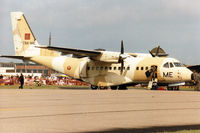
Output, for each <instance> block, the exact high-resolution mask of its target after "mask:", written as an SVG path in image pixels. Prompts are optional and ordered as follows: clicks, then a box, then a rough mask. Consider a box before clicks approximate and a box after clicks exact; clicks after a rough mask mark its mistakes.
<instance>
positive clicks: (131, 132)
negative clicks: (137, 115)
mask: <svg viewBox="0 0 200 133" xmlns="http://www.w3.org/2000/svg"><path fill="white" fill-rule="evenodd" d="M182 130H200V125H182V126H154V127H147V128H116V129H108V130H104V131H91V132H84V133H160V132H176V131H182Z"/></svg>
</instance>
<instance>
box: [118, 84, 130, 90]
mask: <svg viewBox="0 0 200 133" xmlns="http://www.w3.org/2000/svg"><path fill="white" fill-rule="evenodd" d="M118 89H119V90H128V88H127V87H126V86H125V85H120V86H119V88H118Z"/></svg>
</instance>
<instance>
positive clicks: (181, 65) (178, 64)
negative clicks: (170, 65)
mask: <svg viewBox="0 0 200 133" xmlns="http://www.w3.org/2000/svg"><path fill="white" fill-rule="evenodd" d="M174 66H175V67H184V65H183V64H181V63H179V62H174Z"/></svg>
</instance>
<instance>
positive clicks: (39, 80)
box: [0, 73, 88, 89]
mask: <svg viewBox="0 0 200 133" xmlns="http://www.w3.org/2000/svg"><path fill="white" fill-rule="evenodd" d="M17 84H20V85H19V89H23V87H24V85H25V86H32V85H35V86H41V85H61V86H64V85H78V86H87V85H88V84H87V83H84V82H81V81H78V80H75V79H72V78H70V77H66V76H34V75H23V74H22V73H21V74H20V75H12V76H6V75H0V85H17Z"/></svg>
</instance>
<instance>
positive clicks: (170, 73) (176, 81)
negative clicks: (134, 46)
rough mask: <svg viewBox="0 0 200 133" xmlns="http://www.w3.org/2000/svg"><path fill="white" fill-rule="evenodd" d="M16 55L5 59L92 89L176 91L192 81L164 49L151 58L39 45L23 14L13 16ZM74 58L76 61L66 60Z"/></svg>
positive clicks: (154, 52) (150, 56)
mask: <svg viewBox="0 0 200 133" xmlns="http://www.w3.org/2000/svg"><path fill="white" fill-rule="evenodd" d="M11 21H12V31H13V38H14V46H15V47H14V48H15V55H14V56H10V55H2V56H1V57H7V58H14V59H22V60H28V61H33V62H36V63H39V64H42V65H45V66H47V67H49V68H52V69H54V70H56V71H59V72H61V73H64V74H66V75H68V76H70V77H72V78H75V79H79V80H82V81H84V82H87V83H90V84H91V88H92V89H97V88H98V87H99V88H104V87H110V88H111V89H113V90H115V89H126V86H128V85H136V84H146V85H147V86H148V88H149V89H157V88H158V86H159V85H162V86H163V85H165V86H168V89H175V88H177V87H176V86H179V85H183V84H184V83H185V82H186V81H190V80H191V79H192V72H191V71H190V70H189V69H187V68H186V67H184V66H183V65H182V64H181V63H180V62H179V61H178V60H176V59H174V58H169V57H167V56H168V55H167V54H165V52H164V51H163V50H162V49H161V48H160V47H157V48H154V49H153V50H152V51H150V54H148V53H147V54H142V53H125V52H124V45H123V41H121V52H111V51H103V50H83V49H74V48H62V47H54V46H44V45H39V43H38V42H37V40H36V38H35V36H34V34H33V32H32V30H31V28H30V26H29V25H28V23H27V20H26V18H25V16H24V14H23V13H22V12H12V13H11ZM68 54H72V55H73V56H72V57H69V56H66V55H68Z"/></svg>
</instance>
